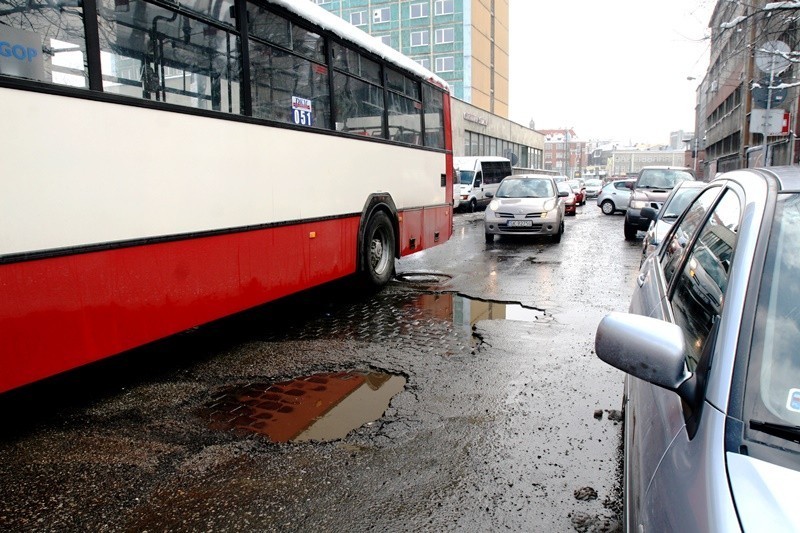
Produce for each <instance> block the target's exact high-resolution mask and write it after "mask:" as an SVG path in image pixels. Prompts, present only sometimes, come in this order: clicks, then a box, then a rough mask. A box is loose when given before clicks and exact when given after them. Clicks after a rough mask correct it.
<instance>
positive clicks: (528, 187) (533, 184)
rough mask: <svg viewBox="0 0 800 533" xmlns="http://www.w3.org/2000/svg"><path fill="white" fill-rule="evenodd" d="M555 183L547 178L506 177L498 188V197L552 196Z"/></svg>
mask: <svg viewBox="0 0 800 533" xmlns="http://www.w3.org/2000/svg"><path fill="white" fill-rule="evenodd" d="M552 196H555V191H553V183H552V182H551V181H550V180H549V179H547V180H545V179H538V180H537V179H505V180H503V182H502V183H501V184H500V188H499V189H497V197H498V198H550V197H552Z"/></svg>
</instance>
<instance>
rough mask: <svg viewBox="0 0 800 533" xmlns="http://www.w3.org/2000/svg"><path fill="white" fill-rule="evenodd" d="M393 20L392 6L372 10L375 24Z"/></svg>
mask: <svg viewBox="0 0 800 533" xmlns="http://www.w3.org/2000/svg"><path fill="white" fill-rule="evenodd" d="M390 20H392V8H390V7H382V8H380V9H376V10H375V11H373V12H372V22H373V23H375V24H378V23H381V22H389V21H390Z"/></svg>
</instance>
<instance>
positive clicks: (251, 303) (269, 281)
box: [0, 206, 452, 392]
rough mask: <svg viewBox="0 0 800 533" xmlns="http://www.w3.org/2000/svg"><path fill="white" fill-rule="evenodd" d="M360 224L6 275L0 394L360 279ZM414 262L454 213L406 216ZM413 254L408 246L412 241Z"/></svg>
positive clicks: (133, 252) (55, 261) (25, 267)
mask: <svg viewBox="0 0 800 533" xmlns="http://www.w3.org/2000/svg"><path fill="white" fill-rule="evenodd" d="M358 231H359V217H358V216H354V217H349V218H342V219H334V220H326V221H323V222H310V223H305V224H297V225H293V226H284V227H278V228H271V229H263V230H255V231H248V232H241V233H230V234H225V235H217V236H212V237H203V238H192V239H186V240H177V241H170V242H163V243H157V244H149V245H143V246H132V247H125V248H116V249H112V250H107V251H97V252H89V253H80V254H74V255H64V256H59V257H54V258H49V259H39V260H34V261H21V262H18V263H9V264H5V265H0V294H2V298H0V392H5V391H7V390H10V389H13V388H16V387H20V386H22V385H25V384H28V383H32V382H34V381H38V380H40V379H44V378H46V377H49V376H52V375H55V374H58V373H60V372H64V371H66V370H70V369H72V368H76V367H78V366H81V365H84V364H87V363H91V362H93V361H97V360H99V359H102V358H105V357H108V356H110V355H114V354H118V353H120V352H123V351H125V350H129V349H131V348H135V347H137V346H141V345H143V344H146V343H149V342H152V341H154V340H157V339H161V338H164V337H167V336H169V335H172V334H175V333H178V332H180V331H184V330H186V329H188V328H191V327H194V326H197V325H200V324H204V323H206V322H210V321H212V320H216V319H219V318H222V317H225V316H228V315H231V314H233V313H237V312H239V311H243V310H245V309H249V308H251V307H255V306H257V305H260V304H263V303H266V302H269V301H272V300H275V299H277V298H281V297H283V296H287V295H289V294H293V293H295V292H298V291H301V290H304V289H307V288H310V287H313V286H316V285H320V284H322V283H326V282H328V281H332V280H335V279H338V278H342V277H345V276H347V275H349V274H353V273H354V272H355V269H356V254H357V247H358ZM400 233H401V239H403V238H405V239H414V241H413V242H414V248H413V249H411V248H409V247H408V242H409V241H408V240H406V241H405V245H404V246H402V247H401V253H402V255H407V254H409V253H413V252H415V251H419V250H422V249H424V248H429V247H431V246H435V245H436V244H439V243H442V242H445V241H446V240H447V239H448V238H449V237H450V234H451V233H452V211H451V210H450V208H449V207H447V206H444V207H437V208H430V209H427V208H426V209H419V210H410V211H406V212H404V213H401V214H400ZM401 242H402V241H401Z"/></svg>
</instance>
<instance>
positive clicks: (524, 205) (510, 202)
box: [494, 197, 556, 213]
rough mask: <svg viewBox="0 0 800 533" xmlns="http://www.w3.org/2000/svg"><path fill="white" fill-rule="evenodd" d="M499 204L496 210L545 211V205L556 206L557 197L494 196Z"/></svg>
mask: <svg viewBox="0 0 800 533" xmlns="http://www.w3.org/2000/svg"><path fill="white" fill-rule="evenodd" d="M494 199H495V200H496V201H497V202H498V203H499V206H498V207H497V209H495V211H505V212H509V213H526V212H528V211H531V210H533V211H544V210H545V206H546V205H547V206H550V207H548V209H553V208H555V206H556V202H555V199H554V198H552V197H550V198H497V197H495V198H494Z"/></svg>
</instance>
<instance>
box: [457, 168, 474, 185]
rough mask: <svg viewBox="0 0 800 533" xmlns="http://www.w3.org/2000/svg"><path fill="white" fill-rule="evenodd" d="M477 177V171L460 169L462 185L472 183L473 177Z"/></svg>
mask: <svg viewBox="0 0 800 533" xmlns="http://www.w3.org/2000/svg"><path fill="white" fill-rule="evenodd" d="M473 177H475V172H473V171H472V170H459V171H458V182H459V183H460V184H462V185H472V178H473Z"/></svg>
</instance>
